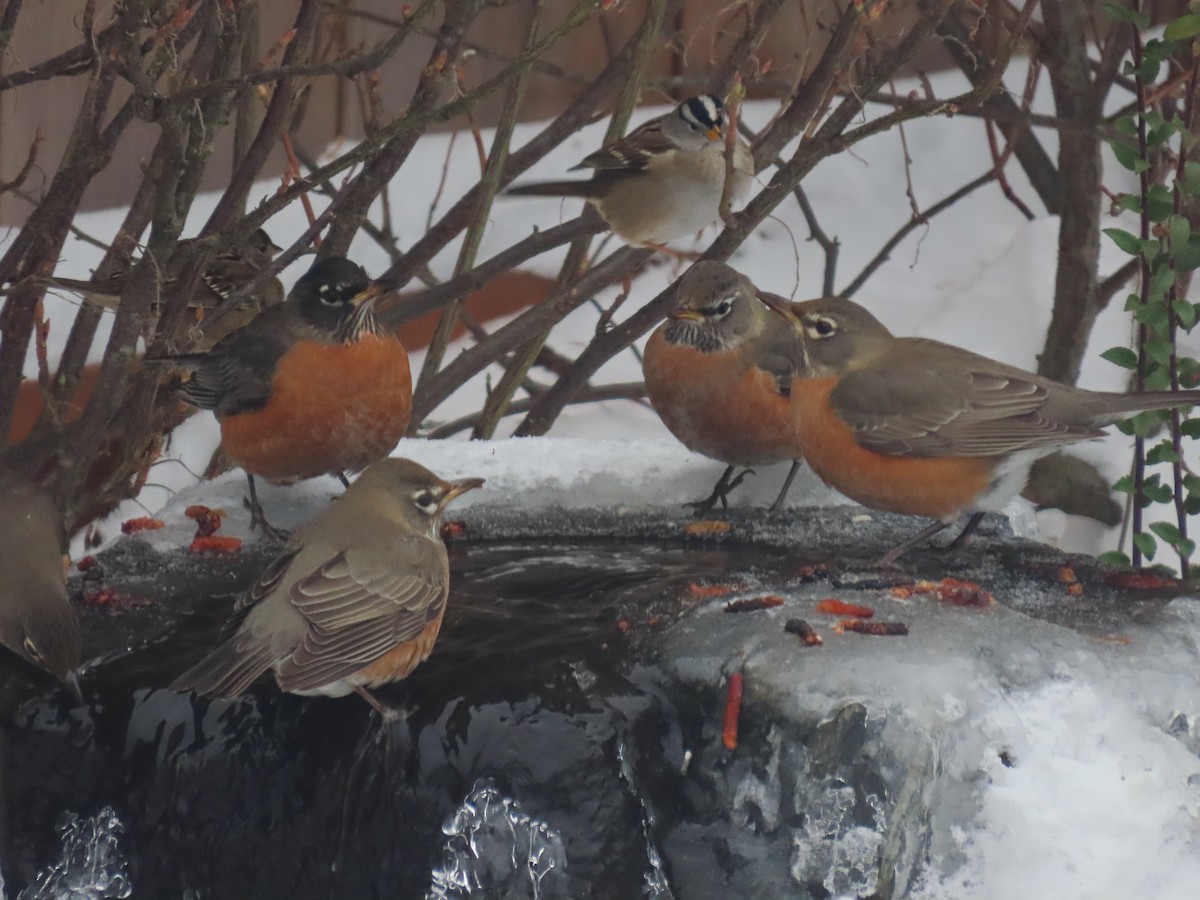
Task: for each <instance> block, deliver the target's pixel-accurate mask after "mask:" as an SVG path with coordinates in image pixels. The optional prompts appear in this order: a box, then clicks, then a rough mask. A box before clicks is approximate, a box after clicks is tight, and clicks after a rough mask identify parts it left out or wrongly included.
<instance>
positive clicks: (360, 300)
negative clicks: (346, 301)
mask: <svg viewBox="0 0 1200 900" xmlns="http://www.w3.org/2000/svg"><path fill="white" fill-rule="evenodd" d="M385 293H387V288H386V287H384V286H383V285H381V284H380V283H379V282H377V281H372V282H371V283H370V284H368V285H367V286H366V288H364V289H363V290H361V291H359V292H358V293H357V294H355V295H354V296H353V297H351V298H350V303H351V304H353V305H354V306H362V305H363V304H364V303H370V302H371V301H373V300H375V298H377V297H378V296H379V295H381V294H385Z"/></svg>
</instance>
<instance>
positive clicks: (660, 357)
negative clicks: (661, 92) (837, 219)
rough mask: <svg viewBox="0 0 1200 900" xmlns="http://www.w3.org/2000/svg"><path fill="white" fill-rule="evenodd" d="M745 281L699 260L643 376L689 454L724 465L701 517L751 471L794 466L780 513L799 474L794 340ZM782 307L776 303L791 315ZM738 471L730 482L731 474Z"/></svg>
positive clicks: (656, 337) (651, 346)
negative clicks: (793, 394) (793, 392)
mask: <svg viewBox="0 0 1200 900" xmlns="http://www.w3.org/2000/svg"><path fill="white" fill-rule="evenodd" d="M758 298H759V292H758V290H757V289H756V288H755V287H754V284H753V283H752V282H751V281H750V279H748V278H747V277H746V276H744V275H741V274H739V273H738V272H736V271H734V270H733V269H731V268H730V267H729V266H727V265H725V264H724V263H718V262H710V261H706V260H701V261H700V262H698V263H696V264H695V265H694V266H692V267H691V268H690V269H688V271H687V272H685V273H684V275H683V277H682V278H681V279H680V280H679V287H678V288H677V293H676V302H677V305H676V307H675V309H673V310H672V311H671V312H670V313H668V314H667V322H666V323H665V324H663V325H662V326H660V327H659V329H658V330H657V331H655V332H654V334H652V335H651V336H650V339H649V341H647V342H646V350H645V353H644V354H643V357H642V372H643V373H644V375H645V378H646V395H647V396H648V397H649V399H650V403H651V404H652V405H653V406H654V409H655V411H656V412H657V413H658V415H659V418H661V419H662V421H663V424H664V425H666V426H667V428H668V429H669V430H670V432H671V434H673V435H675V437H677V438H678V439H679V441H680V443H682V444H683V445H684V446H685V447H687V448H688V449H689V450H691V451H693V452H694V453H700V454H702V455H704V456H707V457H709V458H710V459H715V460H718V461H720V462H723V463H725V465H726V467H727V468H726V469H725V472H724V474H722V475H721V478H720V480H719V481H718V482H717V484H716V487H714V488H713V492H712V494H711V495H710V496H709V497H707V498H706V499H704V500H701V501H698V502H696V503H691V504H688V505H689V506H693V507H695V508H696V510H697V513H698V514H701V515H702V514H704V513H707V512H708V511H709V510H711V509H712V508H713V506H715V505H716V503H717V502H718V501H720V503H721V505H722V507H725V508H728V505H729V503H728V500H727V499H726V497H727V495H728V494H729V492H730V491H731V490H733V489H734V488H735V487H737V485H738V484H740V483H741V481H742V479H744V478H745V477H746V474H747V472H749V471H750V469H751V467H753V466H759V465H770V464H772V463H779V462H789V461H790V462H791V463H792V467H791V470H790V471H789V472H788V475H787V479H786V480H785V481H784V484H783V489H782V490H781V491H780V492H779V496H778V498H776V500H775V502H774V503H773V504H771V510H772V511H775V510H777V509H779V508H780V507H781V506H782V505H783V501H784V498H785V497H786V496H787V492H788V488H789V487H791V484H792V479H793V478H794V477H795V475H796V470H797V469H798V468H799V467H800V459H801V451H800V440H799V436H798V434H797V428H796V421H795V418H794V416H793V415H792V413H791V405H790V404H791V389H792V379H793V378H794V377H795V376H796V375H797V374H798V372H797V369H796V361H797V360H798V359H799V357H800V353H799V338H798V336H797V334H796V332H795V330H794V328H793V327H792V326H791V325H789V324H788V323H786V322H784V321H780V320H779V319H778V318H777V316H776V314H775V312H772V311H771V309H768V307H767V306H765V305H763V303H762V301H760V300H759V299H758ZM783 303H785V301H779V302H777V303H776V305H777V307H779V309H780V311H781V314H783V315H785V316H786V315H789V313H787V312H786V306H785V305H782V304H783ZM738 467H744V468H745V470H746V471H743V472H742V473H741V474H740V475H738V476H737V477H736V478H734V471H735V469H737V468H738Z"/></svg>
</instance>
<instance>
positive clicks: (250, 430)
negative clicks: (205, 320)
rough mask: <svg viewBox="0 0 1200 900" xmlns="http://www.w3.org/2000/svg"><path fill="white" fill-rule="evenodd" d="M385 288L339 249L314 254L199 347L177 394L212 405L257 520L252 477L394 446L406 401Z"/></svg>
mask: <svg viewBox="0 0 1200 900" xmlns="http://www.w3.org/2000/svg"><path fill="white" fill-rule="evenodd" d="M381 293H382V289H381V288H380V287H379V286H377V285H375V284H373V283H372V282H371V281H370V280H369V279H368V278H367V274H366V272H364V271H363V269H362V267H360V266H358V265H355V264H354V263H352V262H350V260H348V259H344V258H342V257H340V256H331V257H326V258H324V259H320V260H318V261H317V262H316V263H314V264H313V266H312V268H311V269H309V270H308V272H307V274H305V275H304V276H303V277H302V278H301V279H300V280H299V281H297V282H296V286H295V287H293V288H292V291H291V293H290V294H289V295H288V298H287V300H286V301H285V302H284V303H282V304H280V305H279V306H274V307H271V308H270V309H267V310H265V311H263V312H262V313H260V314H259V315H258V316H257V317H256V318H255V319H254V320H253V321H252V322H250V324H249V325H247V326H245V327H244V328H241V329H239V330H238V331H235V332H234V333H233V334H231V335H229V336H228V337H226V338H225V339H224V340H222V341H221V342H220V343H218V344H217V345H216V346H215V347H213V348H212V350H211V351H209V352H208V353H204V354H194V355H188V356H181V357H175V361H176V362H179V363H181V364H183V365H184V366H185V367H187V368H191V369H192V375H191V378H190V379H189V380H188V381H186V382H184V383H183V385H182V386H181V387H180V388H179V395H180V396H181V397H182V398H183V399H184V400H186V401H187V402H188V403H191V404H192V405H194V406H198V407H200V408H201V409H211V410H213V412H214V413H215V414H216V416H217V421H218V422H219V423H220V425H221V440H222V445H223V447H224V450H225V453H226V455H227V456H228V457H229V458H230V460H232V461H233V462H234V463H235V464H237V465H239V466H241V467H242V468H243V469H244V470H245V471H246V475H247V478H248V479H249V485H250V501H251V508H252V511H253V513H254V520H253V522H254V524H261V525H263V526H264V527H266V523H265V518H264V517H263V515H262V509H261V507H260V506H259V504H258V497H257V494H256V493H255V487H254V478H255V477H256V476H258V477H262V478H265V479H266V480H267V481H271V482H276V483H284V484H286V483H289V482H293V481H299V480H301V479H305V478H315V477H316V476H318V475H325V474H336V475H338V476H340V477H341V478H342V481H343V483H346V479H345V476H344V474H343V473H345V472H347V471H357V470H359V469H362V468H364V467H365V466H368V465H370V464H371V463H373V462H375V461H377V460H379V459H382V458H383V457H385V456H387V455H388V453H390V452H391V451H392V449H393V448H394V447H395V446H396V444H397V443H398V442H399V441H400V438H401V437H403V435H404V430H405V428H407V427H408V420H409V416H410V415H411V413H412V378H411V375H410V373H409V367H408V354H407V353H406V352H405V350H404V346H403V345H402V344H401V343H400V340H399V339H398V338H397V337H396V336H395V335H394V334H391V333H390V332H387V331H385V330H384V329H382V328H381V327H380V325H379V323H378V321H377V320H376V318H375V312H374V306H375V299H376V298H377V297H378V296H379V295H380V294H381Z"/></svg>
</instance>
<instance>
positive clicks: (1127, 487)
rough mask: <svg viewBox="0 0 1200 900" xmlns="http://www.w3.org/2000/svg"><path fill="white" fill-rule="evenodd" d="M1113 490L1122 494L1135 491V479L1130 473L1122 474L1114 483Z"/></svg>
mask: <svg viewBox="0 0 1200 900" xmlns="http://www.w3.org/2000/svg"><path fill="white" fill-rule="evenodd" d="M1113 490H1114V491H1117V492H1119V493H1122V494H1131V493H1133V479H1132V478H1131V477H1129V476H1128V475H1122V476H1121V477H1120V478H1118V479H1117V480H1116V482H1115V483H1114V484H1113Z"/></svg>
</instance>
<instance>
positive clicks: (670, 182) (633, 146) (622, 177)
mask: <svg viewBox="0 0 1200 900" xmlns="http://www.w3.org/2000/svg"><path fill="white" fill-rule="evenodd" d="M724 134H725V113H724V110H723V107H722V105H721V101H720V100H718V99H717V98H716V97H714V96H712V95H710V94H701V95H700V96H698V97H692V98H690V99H688V100H685V101H683V103H680V104H679V106H677V107H676V108H675V109H674V110H672V111H671V112H669V113H667V114H666V115H665V116H659V117H658V118H657V119H651V120H650V121H649V122H646V123H645V124H644V125H642V126H640V127H639V128H637V129H635V130H633V131H631V132H630V133H629V134H627V135H626V136H625V137H623V138H619V139H618V140H615V141H613V142H612V143H610V144H606V145H605V146H603V147H601V148H600V149H599V150H597V151H596V152H595V153H593V154H591V155H590V156H588V157H587V158H586V159H584V160H583V162H581V163H580V164H579V165H577V166H573V167H572V170H574V169H594V170H595V174H594V175H593V176H592V179H591V180H590V181H548V182H538V183H536V184H525V185H518V186H517V187H514V188H511V189H510V190H509V192H508V193H510V194H518V195H527V196H528V195H536V196H557V197H582V198H583V199H584V200H586V201H587V202H588V203H591V204H592V205H593V206H595V207H596V210H597V212H599V213H600V216H601V217H602V218H603V219H604V221H605V222H607V223H608V226H609V228H611V229H612V230H613V232H615V233H616V234H617V235H618V236H620V237H621V238H624V239H625V240H626V241H628V242H629V243H631V244H649V245H658V244H665V243H666V242H667V241H671V240H675V239H676V238H681V237H687V236H690V235H693V234H695V233H696V232H698V231H700V229H702V228H704V227H705V226H707V225H711V224H712V223H713V222H715V221H717V219H719V218H720V202H721V193H722V190H723V189H724V186H725V140H724ZM733 156H734V173H733V179H734V185H733V199H734V200H735V201H740V200H742V199H743V198H744V197H745V196H746V194H747V193H748V192H749V190H750V182H751V178H752V176H753V174H754V165H753V159H752V158H751V156H750V150H749V148H748V147H747V146H746V145H745V143H744V142H742V141H741V140H740V139H739V140H738V141H736V143H735V144H734V155H733Z"/></svg>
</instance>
